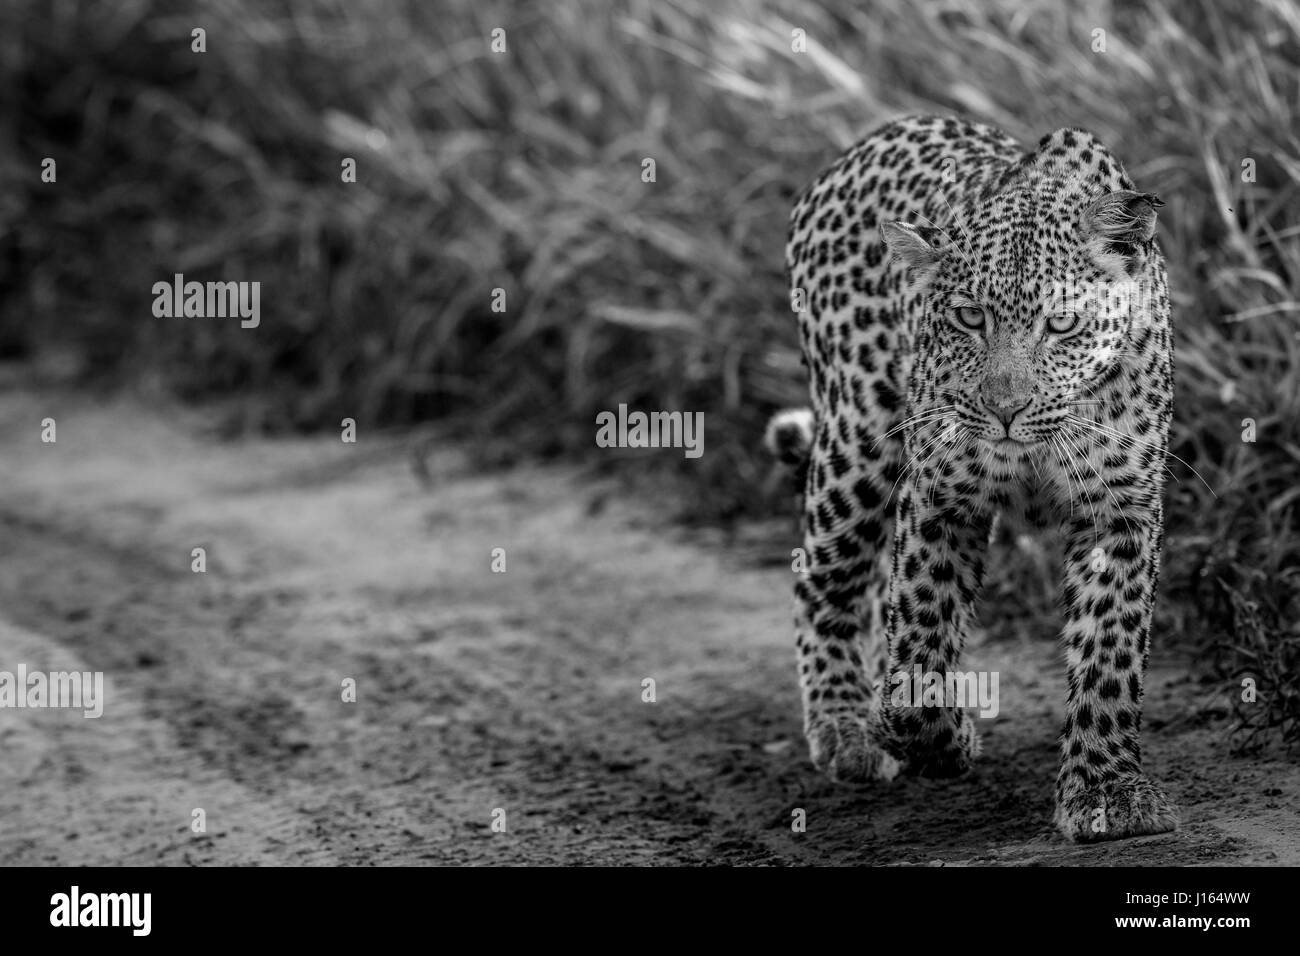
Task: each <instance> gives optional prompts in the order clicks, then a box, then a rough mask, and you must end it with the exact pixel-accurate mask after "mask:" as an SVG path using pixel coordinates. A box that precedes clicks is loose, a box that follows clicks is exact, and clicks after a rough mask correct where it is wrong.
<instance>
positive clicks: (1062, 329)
mask: <svg viewBox="0 0 1300 956" xmlns="http://www.w3.org/2000/svg"><path fill="white" fill-rule="evenodd" d="M1078 324H1079V313H1078V312H1058V313H1057V314H1056V315H1053V316H1050V317H1049V318H1048V320H1047V327H1048V328H1049V329H1051V330H1052V331H1053V332H1055V333H1056V334H1057V335H1065V334H1066V333H1068V332H1073V331H1074V329H1075V327H1076V326H1077V325H1078Z"/></svg>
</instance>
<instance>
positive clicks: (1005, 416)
mask: <svg viewBox="0 0 1300 956" xmlns="http://www.w3.org/2000/svg"><path fill="white" fill-rule="evenodd" d="M1030 401H1032V399H1028V398H1027V399H1025V400H1024V401H1020V399H1011V400H1009V401H1007V400H1004V401H998V402H990V401H989V400H988V399H987V398H986V399H984V407H985V408H987V409H988V410H989V411H990V412H992V413H993V417H994V418H996V419H997V420H998V421H1000V422H1001V423H1002V425H1003V427H1005V428H1007V429H1010V428H1011V422H1012V421H1014V420H1015V417H1016V415H1018V414H1019V413H1020V412H1022V411H1024V410H1025V409H1026V408H1028V407H1029V403H1030Z"/></svg>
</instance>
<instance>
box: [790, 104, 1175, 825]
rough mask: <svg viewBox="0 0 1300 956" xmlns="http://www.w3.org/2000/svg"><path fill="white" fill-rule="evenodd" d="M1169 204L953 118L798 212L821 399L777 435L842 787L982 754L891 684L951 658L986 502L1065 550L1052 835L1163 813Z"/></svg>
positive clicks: (974, 575) (1052, 139)
mask: <svg viewBox="0 0 1300 956" xmlns="http://www.w3.org/2000/svg"><path fill="white" fill-rule="evenodd" d="M1159 205H1161V203H1160V201H1159V200H1158V199H1157V198H1156V197H1155V196H1153V195H1151V194H1149V193H1140V192H1138V191H1137V190H1136V188H1135V186H1134V184H1133V182H1132V181H1131V180H1130V179H1129V177H1128V175H1127V174H1126V173H1125V172H1124V170H1123V168H1122V167H1121V165H1120V164H1119V162H1118V161H1116V159H1115V158H1114V157H1113V156H1112V155H1111V153H1110V151H1109V150H1108V149H1107V148H1106V147H1105V146H1104V145H1102V143H1101V142H1100V141H1099V140H1098V139H1097V138H1096V137H1095V136H1093V135H1092V134H1090V133H1087V132H1084V131H1083V130H1079V129H1061V130H1058V131H1056V132H1054V133H1052V134H1050V135H1048V136H1046V137H1044V138H1043V139H1042V140H1041V141H1040V142H1039V143H1038V145H1037V147H1036V148H1034V149H1031V150H1028V151H1026V150H1025V149H1024V148H1023V147H1021V146H1020V145H1019V144H1017V143H1016V142H1015V141H1014V140H1012V139H1011V138H1010V137H1008V136H1007V135H1006V134H1004V133H1002V132H1001V131H999V130H997V129H994V128H991V127H989V126H984V125H980V124H975V123H968V122H964V121H961V120H956V119H951V118H943V117H910V118H906V119H902V120H898V121H896V122H893V123H890V124H888V125H886V126H884V127H882V128H881V129H879V130H877V131H875V132H874V133H872V134H870V135H869V136H867V137H866V138H865V139H863V140H862V141H861V142H860V143H858V144H857V145H856V146H854V147H852V148H851V149H850V150H849V151H848V152H847V153H846V154H844V155H843V156H842V157H841V158H840V159H839V160H838V161H837V162H835V163H834V164H833V165H832V166H831V167H830V168H828V169H827V170H826V171H824V172H823V173H822V174H821V175H820V176H819V177H818V178H817V179H816V181H815V182H814V183H813V184H812V185H811V187H810V188H809V189H808V190H807V191H806V192H805V193H804V194H803V196H802V197H801V198H800V199H799V201H798V203H797V204H796V206H795V208H794V211H793V213H792V216H791V224H790V234H789V241H788V244H787V247H786V266H787V269H788V272H789V277H790V284H791V289H792V301H793V302H794V303H795V304H796V308H798V306H799V305H800V304H802V305H803V306H804V307H803V309H802V311H801V312H800V314H799V327H800V334H801V339H802V344H803V351H804V357H805V362H806V364H807V367H808V371H809V378H810V392H811V399H812V409H811V413H810V417H809V415H808V413H805V415H804V417H803V418H800V417H798V416H791V415H789V414H787V415H786V416H785V418H783V419H779V420H778V421H777V422H774V424H773V426H772V428H771V429H770V431H769V441H770V443H771V444H773V445H775V446H777V447H778V448H779V450H780V452H781V454H782V456H783V457H784V458H785V459H786V460H787V461H791V460H792V459H794V461H792V463H793V464H794V465H795V467H796V468H802V469H803V478H802V483H801V487H802V489H803V501H804V504H803V518H804V548H805V553H806V556H807V570H806V572H805V573H803V574H802V575H801V576H800V577H799V579H798V582H797V584H796V587H795V598H796V600H795V604H796V614H795V616H796V643H797V646H798V656H799V674H800V685H801V689H802V694H803V705H804V730H805V734H806V736H807V740H808V745H809V748H810V752H811V756H812V760H813V762H814V763H815V764H816V765H817V766H818V767H819V768H821V769H822V770H824V771H825V772H826V773H827V774H829V775H830V776H831V777H832V778H834V779H836V780H840V781H852V782H861V781H868V780H872V779H889V778H891V777H893V776H894V775H895V774H896V773H898V772H900V771H902V772H908V773H915V774H920V775H927V776H951V775H955V774H959V773H961V772H963V771H965V770H966V769H967V768H968V767H969V766H970V763H971V761H972V759H973V758H974V757H975V756H976V755H977V754H978V753H979V736H978V733H977V731H976V727H975V722H976V718H974V717H973V716H971V715H969V714H967V713H966V712H965V711H964V710H962V709H961V708H959V707H956V706H948V705H947V704H948V703H949V702H945V704H944V705H940V706H905V705H900V704H899V703H897V702H896V701H894V700H893V694H892V692H891V691H892V688H893V686H894V684H893V681H892V680H890V681H887V680H886V678H887V677H892V675H897V674H908V675H910V674H911V673H912V672H913V668H914V667H915V666H920V668H921V669H922V671H923V672H929V673H935V674H940V675H942V674H945V673H948V672H950V671H956V670H957V669H958V663H959V657H960V654H961V651H962V645H963V642H964V640H965V637H966V633H967V630H968V628H969V626H970V621H971V614H972V607H973V605H974V603H975V601H976V598H977V596H978V594H979V591H980V583H981V579H982V577H983V572H984V561H985V551H986V548H987V545H988V540H989V529H990V525H991V522H992V521H993V519H994V517H995V516H996V515H1001V516H1003V520H1011V521H1013V522H1018V523H1020V524H1021V525H1022V526H1027V527H1037V528H1043V527H1047V526H1049V525H1056V526H1059V527H1060V528H1061V529H1062V530H1063V531H1064V536H1065V541H1066V545H1065V554H1064V585H1063V589H1062V590H1063V593H1062V602H1063V606H1064V612H1065V617H1066V624H1065V628H1064V632H1063V634H1062V642H1063V644H1064V648H1065V657H1066V667H1067V673H1068V681H1069V695H1068V700H1067V703H1066V719H1065V727H1064V731H1063V733H1062V737H1061V747H1062V755H1061V766H1060V772H1059V776H1058V778H1057V786H1056V818H1055V819H1056V823H1057V825H1058V827H1059V828H1060V829H1061V831H1062V832H1063V833H1064V834H1065V835H1067V836H1068V837H1071V838H1073V839H1075V840H1081V841H1083V840H1097V839H1114V838H1118V837H1124V836H1133V835H1137V834H1144V833H1157V832H1163V831H1166V830H1171V829H1173V828H1175V827H1176V826H1177V814H1176V811H1175V809H1174V808H1173V806H1172V805H1171V804H1170V802H1169V800H1168V799H1167V798H1166V796H1165V794H1164V793H1163V791H1161V790H1160V789H1159V788H1158V787H1157V786H1155V785H1154V784H1152V783H1151V782H1150V781H1149V780H1148V779H1147V777H1146V776H1145V775H1144V773H1143V770H1142V763H1141V746H1140V738H1139V731H1140V727H1141V721H1142V710H1141V707H1142V682H1143V677H1144V674H1145V671H1146V664H1147V656H1148V653H1149V649H1150V646H1149V630H1150V622H1151V609H1152V604H1153V600H1154V595H1155V588H1156V579H1157V576H1158V572H1159V565H1160V548H1161V541H1162V538H1163V510H1162V508H1163V506H1162V500H1163V488H1164V474H1165V467H1164V466H1165V456H1166V448H1167V433H1168V425H1169V419H1170V414H1171V408H1172V399H1173V387H1172V338H1171V329H1170V323H1169V297H1168V289H1167V282H1166V275H1165V265H1164V259H1163V257H1162V255H1161V252H1160V247H1159V243H1158V242H1157V240H1156V238H1155V217H1156V213H1155V210H1156V208H1157V207H1158V206H1159ZM1126 296H1127V297H1126ZM801 436H803V440H802V441H801V440H800V438H801ZM805 451H806V454H807V457H806V459H804V458H801V457H800V456H801V454H802V453H803V452H805Z"/></svg>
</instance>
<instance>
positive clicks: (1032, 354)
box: [880, 171, 1162, 454]
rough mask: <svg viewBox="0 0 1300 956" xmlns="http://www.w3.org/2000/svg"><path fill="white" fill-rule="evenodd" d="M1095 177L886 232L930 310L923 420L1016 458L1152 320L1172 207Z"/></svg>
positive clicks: (923, 323) (922, 373)
mask: <svg viewBox="0 0 1300 956" xmlns="http://www.w3.org/2000/svg"><path fill="white" fill-rule="evenodd" d="M1120 175H1122V173H1121V174H1120ZM1095 180H1096V177H1092V178H1091V179H1090V180H1082V179H1080V178H1079V177H1077V176H1076V177H1070V176H1064V175H1057V174H1041V171H1040V175H1035V176H1021V177H1019V178H1018V179H1016V180H1015V181H1013V182H1012V183H1011V184H1010V185H1008V186H1007V187H1006V188H1003V189H1000V190H990V191H989V192H988V194H987V195H984V196H981V197H980V198H978V199H976V200H975V201H973V202H971V203H969V204H966V205H965V206H964V207H961V206H959V207H958V208H957V210H956V212H955V215H954V217H953V220H952V224H951V225H949V226H947V227H946V228H944V229H939V228H935V227H932V226H929V227H927V226H920V225H915V224H911V223H906V222H901V221H895V222H885V223H882V224H881V227H880V229H881V234H882V236H883V238H884V241H885V243H886V245H887V246H888V248H889V250H890V253H891V254H892V255H893V256H894V257H895V258H896V259H897V260H899V261H901V262H902V263H903V264H904V265H905V267H906V277H905V281H907V282H909V283H911V285H912V289H913V291H914V292H917V293H919V294H921V295H923V296H924V299H925V303H926V305H925V309H924V313H923V316H922V318H921V320H920V324H919V327H918V328H917V330H916V338H915V341H916V348H915V359H914V363H915V367H916V371H915V373H914V379H913V381H914V383H919V386H914V387H919V389H920V393H921V394H919V395H915V396H914V404H913V408H914V410H922V409H928V410H933V411H934V412H935V413H936V414H941V415H942V417H943V419H946V420H947V421H949V422H955V423H956V424H957V426H958V427H959V428H960V429H961V431H962V433H963V434H969V435H971V436H973V437H974V438H977V439H979V440H981V441H983V442H985V443H988V444H990V445H993V446H996V447H997V448H999V449H1001V450H1002V451H1004V452H1009V453H1012V454H1016V453H1018V452H1020V451H1023V450H1025V449H1028V448H1032V447H1034V446H1036V445H1039V444H1041V443H1043V442H1047V441H1050V440H1051V439H1052V436H1053V435H1054V434H1057V433H1059V431H1060V430H1061V425H1062V422H1064V421H1065V420H1066V419H1067V418H1068V417H1069V416H1071V415H1077V414H1079V413H1080V411H1081V410H1082V409H1084V408H1085V407H1086V404H1087V403H1088V402H1090V401H1095V399H1092V398H1090V396H1091V395H1092V394H1093V393H1094V392H1095V391H1096V390H1097V389H1098V388H1099V387H1100V386H1101V385H1103V384H1104V383H1105V382H1106V381H1108V380H1109V377H1110V376H1113V375H1114V374H1115V372H1116V370H1117V368H1118V367H1119V365H1120V363H1121V362H1122V361H1123V360H1124V359H1125V357H1126V356H1128V355H1131V345H1132V341H1133V335H1134V332H1135V329H1136V327H1137V326H1139V325H1141V324H1142V322H1143V321H1144V316H1145V315H1146V314H1147V312H1148V311H1149V302H1148V301H1147V298H1146V297H1148V296H1149V295H1150V294H1151V293H1152V289H1151V283H1150V281H1149V279H1150V275H1149V269H1148V266H1149V265H1151V264H1152V262H1153V258H1152V257H1153V256H1156V255H1158V253H1157V252H1156V250H1155V247H1154V244H1153V237H1154V234H1155V218H1156V208H1157V207H1158V206H1160V205H1162V204H1161V202H1160V200H1159V199H1157V198H1156V197H1155V196H1154V195H1151V194H1149V193H1139V192H1136V191H1134V190H1132V189H1099V188H1098V186H1097V184H1096V181H1095Z"/></svg>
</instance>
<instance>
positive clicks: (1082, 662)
mask: <svg viewBox="0 0 1300 956" xmlns="http://www.w3.org/2000/svg"><path fill="white" fill-rule="evenodd" d="M1088 517H1089V518H1091V517H1092V516H1091V515H1089V516H1088ZM1162 519H1163V515H1162V513H1161V508H1160V506H1159V505H1158V504H1157V505H1154V506H1151V507H1148V508H1145V509H1141V510H1140V511H1137V513H1135V512H1134V511H1130V512H1129V513H1128V514H1126V515H1118V516H1111V517H1103V518H1102V519H1101V521H1100V523H1101V525H1102V526H1101V527H1098V526H1097V524H1095V523H1094V521H1092V520H1085V519H1083V518H1082V517H1080V518H1078V519H1077V520H1075V521H1074V522H1073V523H1072V525H1071V528H1070V536H1069V542H1068V546H1067V550H1066V566H1065V587H1064V603H1065V613H1066V625H1065V630H1064V633H1063V635H1062V639H1063V641H1064V644H1065V651H1066V661H1067V667H1068V678H1069V698H1068V701H1067V703H1066V717H1065V730H1064V732H1063V734H1062V738H1061V748H1062V751H1061V771H1060V776H1059V777H1058V778H1057V784H1056V825H1057V826H1058V827H1059V828H1060V830H1061V832H1062V833H1064V834H1065V835H1066V836H1068V837H1069V838H1070V839H1072V840H1076V841H1080V842H1087V841H1095V840H1116V839H1120V838H1122V837H1131V836H1140V835H1143V834H1149V833H1164V832H1166V831H1169V830H1174V829H1176V828H1177V826H1178V813H1177V810H1176V809H1175V807H1174V806H1173V805H1172V804H1171V803H1170V802H1169V798H1168V797H1166V796H1165V793H1164V791H1163V790H1161V789H1160V788H1159V787H1158V786H1156V785H1155V784H1153V783H1152V782H1151V781H1150V780H1148V779H1147V778H1146V776H1145V774H1143V772H1142V747H1141V741H1140V733H1141V727H1142V682H1143V678H1144V677H1145V674H1146V665H1147V654H1148V651H1149V648H1150V644H1149V636H1150V629H1151V609H1152V605H1153V603H1154V597H1155V586H1156V579H1157V577H1158V574H1159V568H1160V544H1161V540H1162V532H1161V529H1162V527H1163V520H1162Z"/></svg>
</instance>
